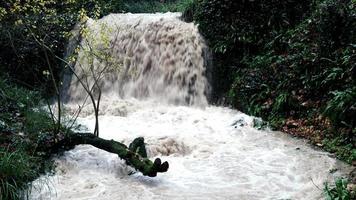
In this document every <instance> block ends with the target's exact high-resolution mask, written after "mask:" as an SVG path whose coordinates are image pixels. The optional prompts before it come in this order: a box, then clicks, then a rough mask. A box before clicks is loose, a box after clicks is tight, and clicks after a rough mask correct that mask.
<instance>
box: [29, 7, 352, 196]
mask: <svg viewBox="0 0 356 200" xmlns="http://www.w3.org/2000/svg"><path fill="white" fill-rule="evenodd" d="M87 27H88V29H87V31H88V32H89V34H88V35H89V36H88V38H89V39H87V40H85V39H83V40H82V41H81V45H80V46H82V47H83V48H82V50H81V51H79V54H78V60H77V63H76V64H75V69H76V73H77V74H78V77H82V78H83V77H84V76H88V74H90V73H85V72H86V71H87V72H88V71H89V72H96V73H97V72H103V74H102V77H100V87H101V89H102V94H103V96H102V100H101V106H100V113H99V114H100V116H99V119H100V137H102V138H105V139H114V140H116V141H119V142H123V143H125V144H126V145H128V144H129V143H130V142H131V141H132V140H133V139H134V138H136V137H139V136H142V137H144V138H145V142H146V147H147V150H148V155H149V157H150V158H152V159H154V158H155V157H160V158H162V159H163V160H167V161H168V162H169V164H170V168H169V170H168V172H166V173H163V174H159V175H158V176H157V177H155V178H150V177H145V176H142V174H140V173H132V172H133V169H132V168H130V167H127V165H126V164H125V163H124V162H123V161H122V160H121V159H120V158H118V156H117V155H115V154H111V153H108V152H105V151H102V150H100V149H97V148H95V147H92V146H89V145H79V146H77V147H75V148H74V149H73V150H70V151H67V152H65V153H64V155H62V156H59V157H57V158H55V162H56V164H57V167H56V171H55V174H54V175H46V176H42V177H41V178H39V179H38V180H36V181H35V182H34V183H33V192H32V196H31V199H58V200H65V199H72V200H87V199H88V200H91V199H92V200H94V199H100V200H113V199H202V200H205V199H241V200H243V199H246V200H247V199H248V200H251V199H306V200H311V199H322V197H323V195H322V193H323V191H322V189H323V187H324V186H323V184H324V183H325V182H332V181H333V180H334V178H335V177H338V176H342V175H344V174H347V173H348V171H349V168H348V167H347V165H345V164H343V163H341V162H340V161H338V160H336V159H335V158H333V157H332V156H330V155H329V154H328V153H325V152H322V151H319V150H316V149H314V148H312V147H311V146H309V145H308V144H307V143H306V142H305V141H303V140H300V139H295V138H292V137H290V136H288V135H286V134H284V133H280V132H273V131H269V130H257V129H255V128H254V127H253V123H254V118H253V117H251V116H248V115H245V114H243V113H241V112H239V111H236V110H233V109H229V108H225V107H217V106H212V105H209V104H208V101H207V96H208V95H209V93H210V87H209V84H208V79H207V77H209V70H207V68H208V66H209V62H208V60H209V53H208V50H207V47H206V45H205V43H204V40H203V38H202V37H201V36H200V35H199V33H198V30H197V27H196V26H195V25H194V24H191V23H185V22H182V21H181V20H179V14H176V13H166V14H135V15H134V14H112V15H109V16H107V17H104V18H103V19H101V20H98V21H94V20H90V19H89V20H88V22H87ZM103 30H105V31H103ZM84 47H90V48H89V49H91V50H92V49H94V50H96V52H101V54H100V55H101V56H107V55H111V56H110V58H108V59H109V60H110V62H108V61H105V62H103V61H102V60H100V59H99V58H98V57H96V58H94V59H89V58H88V57H89V56H88V54H86V52H85V48H84ZM86 49H88V48H86ZM102 52H104V53H102ZM96 54H97V53H96ZM82 80H84V78H83V79H82ZM85 80H86V81H87V83H88V85H90V84H93V83H94V81H95V78H93V77H90V76H88V77H86V79H85ZM64 82H65V83H67V87H66V88H65V89H64V96H65V97H66V99H65V100H66V109H67V110H68V111H69V113H70V112H73V113H74V112H75V109H76V108H77V107H78V104H81V103H80V102H82V101H83V100H85V99H86V93H85V90H83V89H82V85H81V84H80V83H78V81H77V79H76V77H74V76H73V75H72V76H67V77H66V78H65V80H64ZM88 103H89V101H88ZM90 106H91V105H90V104H88V105H87V106H85V107H84V109H83V110H82V113H81V114H80V116H79V118H78V120H77V121H78V123H80V124H82V125H84V126H85V127H87V128H88V129H89V130H93V129H94V125H95V118H94V116H93V111H92V109H91V107H90ZM334 171H336V172H334ZM332 172H333V173H332ZM40 186H44V187H40ZM38 188H41V189H38Z"/></svg>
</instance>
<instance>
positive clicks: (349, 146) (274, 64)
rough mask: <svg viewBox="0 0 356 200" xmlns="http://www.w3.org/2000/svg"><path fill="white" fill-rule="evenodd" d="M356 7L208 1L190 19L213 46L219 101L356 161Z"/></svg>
mask: <svg viewBox="0 0 356 200" xmlns="http://www.w3.org/2000/svg"><path fill="white" fill-rule="evenodd" d="M355 6H356V5H355V2H354V1H351V0H349V1H329V0H323V1H315V0H308V1H296V0H289V1H279V0H272V1H270V0H269V1H263V0H261V1H244V0H239V1H218V0H202V1H196V2H195V3H194V4H191V6H190V8H189V9H187V11H186V14H185V17H186V19H187V20H194V21H196V23H198V24H199V27H200V30H201V31H202V33H203V34H204V36H205V37H206V39H207V41H208V42H209V45H210V47H211V48H212V49H213V51H214V66H215V67H214V71H213V74H214V76H213V77H214V80H213V86H214V90H213V91H214V92H215V93H214V99H215V101H218V102H219V101H220V102H223V103H228V104H230V105H232V106H234V107H236V108H238V109H240V110H243V111H245V112H247V113H249V114H252V115H256V116H260V117H262V118H263V119H265V120H267V121H269V122H270V124H271V126H272V127H274V128H276V129H279V130H283V131H286V132H289V133H291V134H293V135H297V136H302V137H307V138H309V139H311V140H312V141H313V142H314V143H315V144H318V145H319V146H324V147H325V149H327V150H329V151H331V152H336V153H337V155H338V157H339V158H340V159H343V160H345V161H347V162H349V163H351V162H352V161H355V160H356V149H355V148H356V147H355V145H356V134H355V132H356V129H355V119H356V84H355V76H356V69H355V65H356V57H355V55H356V33H355V31H356V30H355V27H356V8H355ZM206 16H214V17H208V18H207V17H206ZM222 22H223V23H222ZM227 74H228V75H229V76H226V75H227Z"/></svg>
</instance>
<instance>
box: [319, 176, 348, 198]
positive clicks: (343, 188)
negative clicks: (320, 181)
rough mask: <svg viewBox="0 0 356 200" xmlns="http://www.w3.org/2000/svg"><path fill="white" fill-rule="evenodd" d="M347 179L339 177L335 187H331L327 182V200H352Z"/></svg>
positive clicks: (325, 189) (325, 190)
mask: <svg viewBox="0 0 356 200" xmlns="http://www.w3.org/2000/svg"><path fill="white" fill-rule="evenodd" d="M347 183H348V181H347V180H346V179H338V180H336V181H335V187H332V188H330V187H329V186H328V184H327V183H326V184H325V188H324V192H325V194H326V199H327V200H351V194H350V192H349V191H348V190H347Z"/></svg>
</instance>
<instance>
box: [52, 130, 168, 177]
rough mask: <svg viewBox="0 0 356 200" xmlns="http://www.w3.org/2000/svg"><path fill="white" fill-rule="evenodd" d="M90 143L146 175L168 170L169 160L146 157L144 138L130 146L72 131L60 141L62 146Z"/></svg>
mask: <svg viewBox="0 0 356 200" xmlns="http://www.w3.org/2000/svg"><path fill="white" fill-rule="evenodd" d="M80 144H90V145H92V146H94V147H97V148H99V149H102V150H105V151H107V152H110V153H115V154H117V155H118V156H119V157H120V158H121V159H123V160H125V161H126V164H128V165H130V166H132V167H133V168H135V169H136V170H138V171H140V172H142V174H143V175H145V176H150V177H155V176H157V173H160V172H161V173H162V172H166V171H168V168H169V164H168V162H167V161H166V162H163V163H161V159H160V158H156V159H155V161H154V162H152V161H151V160H150V159H148V158H147V157H146V155H147V154H146V150H145V147H144V140H143V138H136V139H135V140H134V141H133V142H132V143H131V144H130V147H129V148H128V147H127V146H126V145H124V144H122V143H120V142H117V141H114V140H105V139H102V138H100V137H97V136H95V135H94V134H91V133H70V134H68V135H67V136H66V138H65V139H64V140H62V141H61V142H60V146H72V147H74V146H75V145H80ZM57 147H58V146H57Z"/></svg>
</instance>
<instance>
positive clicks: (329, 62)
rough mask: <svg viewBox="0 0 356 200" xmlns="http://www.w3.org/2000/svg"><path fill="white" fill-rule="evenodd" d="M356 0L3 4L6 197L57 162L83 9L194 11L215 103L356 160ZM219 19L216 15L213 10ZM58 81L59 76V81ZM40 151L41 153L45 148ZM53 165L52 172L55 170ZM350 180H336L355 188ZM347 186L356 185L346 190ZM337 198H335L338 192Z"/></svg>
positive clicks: (1, 156)
mask: <svg viewBox="0 0 356 200" xmlns="http://www.w3.org/2000/svg"><path fill="white" fill-rule="evenodd" d="M355 4H356V2H355V0H338V1H333V0H306V1H298V0H286V1H280V0H255V1H249V0H225V1H222V0H166V1H158V0H62V1H56V0H23V1H18V0H7V1H1V2H0V75H1V76H0V105H1V106H0V179H1V182H0V199H1V198H3V199H19V198H22V197H24V196H26V192H24V191H26V189H27V188H28V182H29V181H31V180H33V179H34V178H36V177H38V175H39V174H40V173H41V172H43V171H45V170H46V169H49V168H50V167H51V163H50V162H47V158H48V156H49V155H50V152H45V151H37V150H36V149H37V145H38V143H39V142H40V141H41V142H43V140H48V141H50V142H53V141H51V140H54V138H55V137H53V133H58V130H57V128H56V125H55V123H54V122H53V121H52V119H51V117H50V116H48V114H47V113H46V112H44V111H43V110H41V109H39V106H43V105H46V100H45V99H46V97H50V96H53V94H54V93H56V91H55V90H56V87H57V86H58V85H59V84H60V77H61V73H62V71H63V68H64V65H63V63H62V62H61V61H60V60H58V59H57V58H58V57H59V58H63V57H64V56H65V50H66V44H67V40H68V38H69V37H71V34H70V30H72V28H73V26H74V25H75V24H76V23H77V22H78V20H80V19H81V18H82V17H83V16H89V17H93V18H99V17H101V16H104V15H106V14H108V13H110V12H134V13H137V12H158V11H163V12H165V11H184V18H185V20H187V21H195V23H197V24H199V28H200V30H201V32H202V33H203V35H204V36H205V38H206V40H207V41H208V43H209V46H210V47H211V49H212V50H213V54H214V68H213V72H212V73H213V77H214V79H213V80H212V83H213V87H214V89H213V91H214V93H213V100H214V102H215V103H224V104H228V105H231V106H233V107H235V108H238V109H240V110H242V111H244V112H247V113H249V114H252V115H256V116H260V117H262V118H263V119H265V120H266V121H268V122H270V124H271V126H272V127H273V128H275V129H278V130H283V131H285V132H288V133H291V134H293V135H296V136H302V137H305V138H308V139H310V140H311V141H312V142H313V143H315V144H317V145H318V146H322V147H324V148H325V149H326V150H328V151H331V152H336V155H337V156H338V157H339V158H340V159H342V160H344V161H346V162H349V163H352V162H355V160H356V146H355V145H356V134H355V132H356V128H355V123H356V122H355V119H356V84H355V76H356V69H355V65H356V33H355V31H356V29H355V27H356V8H355V6H356V5H355ZM207 16H209V17H207ZM53 79H54V80H55V82H54V83H53ZM62 132H63V131H62ZM39 152H40V153H39ZM47 171H48V170H47ZM344 188H345V182H341V183H339V185H338V187H337V188H334V189H330V188H328V187H326V191H328V192H329V193H328V195H329V196H332V197H337V195H338V193H342V194H345V190H344ZM346 193H347V192H346ZM1 195H2V196H1ZM333 195H334V196H333Z"/></svg>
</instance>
